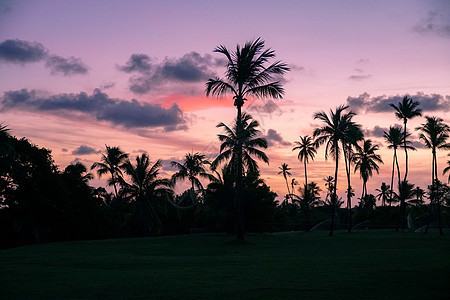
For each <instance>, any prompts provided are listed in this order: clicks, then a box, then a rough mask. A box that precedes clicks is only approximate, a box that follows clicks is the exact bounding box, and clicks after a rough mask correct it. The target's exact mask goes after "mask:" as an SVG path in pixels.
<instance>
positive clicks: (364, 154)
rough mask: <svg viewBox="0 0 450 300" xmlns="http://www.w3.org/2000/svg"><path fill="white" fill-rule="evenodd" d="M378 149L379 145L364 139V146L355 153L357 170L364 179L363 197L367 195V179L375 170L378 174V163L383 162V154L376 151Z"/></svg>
mask: <svg viewBox="0 0 450 300" xmlns="http://www.w3.org/2000/svg"><path fill="white" fill-rule="evenodd" d="M377 150H378V145H373V144H372V141H371V140H364V143H363V146H362V147H361V148H359V149H358V151H357V152H356V153H354V154H353V161H354V162H355V172H356V171H358V170H359V175H360V177H361V179H362V180H363V186H362V193H361V199H364V198H365V196H366V195H367V181H368V180H369V178H370V177H372V175H373V171H374V170H375V171H376V172H377V174H378V173H379V170H380V167H379V166H378V163H383V160H382V159H381V156H380V155H379V154H376V153H375V152H376V151H377Z"/></svg>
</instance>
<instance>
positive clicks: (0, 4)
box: [0, 0, 11, 15]
mask: <svg viewBox="0 0 450 300" xmlns="http://www.w3.org/2000/svg"><path fill="white" fill-rule="evenodd" d="M10 3H11V1H10V0H0V15H1V14H6V13H8V12H10V11H11V4H10Z"/></svg>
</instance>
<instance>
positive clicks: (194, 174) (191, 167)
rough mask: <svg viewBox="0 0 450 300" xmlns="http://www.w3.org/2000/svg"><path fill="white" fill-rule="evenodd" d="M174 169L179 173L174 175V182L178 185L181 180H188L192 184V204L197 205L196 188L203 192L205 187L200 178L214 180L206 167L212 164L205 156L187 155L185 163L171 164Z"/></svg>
mask: <svg viewBox="0 0 450 300" xmlns="http://www.w3.org/2000/svg"><path fill="white" fill-rule="evenodd" d="M171 165H172V167H176V168H177V169H178V172H176V173H175V174H173V175H172V182H173V184H176V183H177V181H179V180H185V179H187V180H188V181H189V182H190V183H191V189H190V191H191V192H190V196H191V200H192V204H193V205H195V204H197V198H196V196H195V188H197V189H198V190H200V191H203V185H202V183H201V181H200V179H199V178H205V179H208V180H210V181H211V180H214V176H212V175H211V174H209V173H207V171H206V169H205V167H206V166H209V165H210V162H209V161H208V160H207V159H206V157H205V155H204V154H199V153H198V152H197V153H193V154H191V153H187V154H186V155H185V157H184V162H183V163H179V162H177V161H172V162H171Z"/></svg>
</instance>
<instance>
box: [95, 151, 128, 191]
mask: <svg viewBox="0 0 450 300" xmlns="http://www.w3.org/2000/svg"><path fill="white" fill-rule="evenodd" d="M105 146H106V154H105V153H103V154H102V158H101V162H95V163H93V164H92V166H91V170H93V169H96V168H97V175H98V177H102V176H103V175H105V174H107V173H109V174H110V175H111V178H110V179H108V185H109V186H111V185H112V186H114V193H115V195H116V198H117V183H118V182H119V180H120V178H121V176H122V170H121V167H122V165H123V163H124V162H125V160H126V159H127V158H128V154H126V153H124V152H123V151H122V150H121V149H120V148H119V147H109V146H108V145H105Z"/></svg>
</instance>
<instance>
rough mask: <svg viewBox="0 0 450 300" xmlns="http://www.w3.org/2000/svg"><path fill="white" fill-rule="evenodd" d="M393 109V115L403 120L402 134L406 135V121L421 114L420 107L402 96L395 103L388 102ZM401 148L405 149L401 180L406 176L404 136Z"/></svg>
mask: <svg viewBox="0 0 450 300" xmlns="http://www.w3.org/2000/svg"><path fill="white" fill-rule="evenodd" d="M389 105H390V106H391V107H392V108H393V109H394V110H395V116H396V117H397V118H398V119H399V120H402V121H403V135H404V136H405V137H406V135H407V134H406V123H408V120H409V119H412V118H414V117H420V116H422V109H420V108H418V106H419V102H417V101H413V100H412V99H411V98H408V96H405V97H403V100H402V101H401V102H399V103H398V105H395V104H393V103H391V104H389ZM403 149H404V150H405V177H404V178H403V181H406V179H407V178H408V147H407V143H406V138H405V139H404V140H403Z"/></svg>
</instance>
